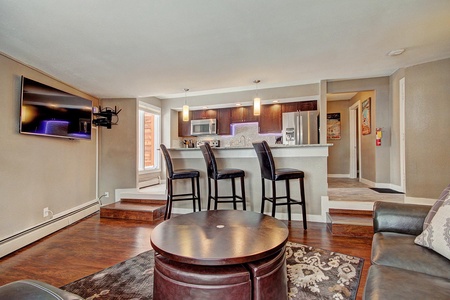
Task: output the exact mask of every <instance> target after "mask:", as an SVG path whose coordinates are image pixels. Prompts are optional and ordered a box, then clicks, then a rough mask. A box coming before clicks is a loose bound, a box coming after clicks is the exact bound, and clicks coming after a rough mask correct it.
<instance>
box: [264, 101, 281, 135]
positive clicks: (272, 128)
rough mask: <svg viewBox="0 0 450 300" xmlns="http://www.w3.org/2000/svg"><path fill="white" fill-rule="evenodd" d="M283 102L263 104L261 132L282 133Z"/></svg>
mask: <svg viewBox="0 0 450 300" xmlns="http://www.w3.org/2000/svg"><path fill="white" fill-rule="evenodd" d="M281 107H282V106H281V104H269V105H261V115H260V116H259V119H260V121H259V133H281V130H282V128H281V126H282V124H281Z"/></svg>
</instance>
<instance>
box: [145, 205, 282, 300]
mask: <svg viewBox="0 0 450 300" xmlns="http://www.w3.org/2000/svg"><path fill="white" fill-rule="evenodd" d="M288 233H289V231H288V229H287V227H286V225H285V224H284V223H283V222H281V221H279V220H277V219H275V218H273V217H270V216H267V215H264V214H260V213H256V212H250V211H238V210H210V211H201V212H195V213H190V214H185V215H181V216H177V217H173V218H171V219H169V220H167V221H165V222H163V223H161V224H159V225H158V226H156V227H155V228H154V229H153V232H152V234H151V238H150V240H151V245H152V247H153V249H154V250H155V251H156V252H157V253H156V254H155V275H154V295H153V297H154V299H158V298H159V299H162V298H164V297H179V296H182V295H186V293H187V292H189V293H192V292H198V293H200V294H201V295H202V296H201V297H204V296H205V293H206V295H207V296H208V297H217V296H219V297H222V299H227V298H226V297H228V296H230V298H229V299H251V298H252V297H253V298H255V295H261V294H263V290H266V288H268V290H270V289H272V290H273V289H274V288H275V287H277V288H275V292H277V293H278V294H277V297H279V296H283V295H286V296H287V286H286V277H285V276H286V264H285V257H284V247H285V244H286V242H287V238H288ZM263 273H264V274H263ZM268 274H273V275H270V276H268ZM262 278H265V279H264V280H262ZM260 279H261V280H260ZM280 281H281V282H280ZM270 282H271V283H270ZM219 283H220V284H219ZM269 283H270V284H269ZM280 289H281V295H280V294H279V293H280ZM284 289H286V292H283V291H284ZM249 291H250V293H249ZM240 295H242V297H241V296H240ZM249 295H250V296H249ZM252 295H253V296H252ZM225 296H226V297H225ZM155 297H156V298H155ZM201 297H200V296H199V298H201ZM223 297H225V298H223ZM233 297H234V298H233ZM257 298H258V299H263V298H261V297H257ZM193 299H195V297H193Z"/></svg>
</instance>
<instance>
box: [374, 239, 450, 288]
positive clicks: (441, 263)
mask: <svg viewBox="0 0 450 300" xmlns="http://www.w3.org/2000/svg"><path fill="white" fill-rule="evenodd" d="M415 238H416V237H415V236H414V235H408V234H402V233H394V232H378V233H375V234H374V236H373V242H372V263H373V264H376V265H384V266H391V267H397V268H401V269H406V270H411V271H416V272H421V273H426V274H430V275H434V276H439V277H444V278H447V279H450V261H449V260H448V259H447V258H445V257H444V256H442V255H439V254H438V253H436V252H434V251H433V250H430V249H428V248H425V247H422V246H419V245H416V244H415V243H414V239H415Z"/></svg>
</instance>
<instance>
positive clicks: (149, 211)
mask: <svg viewBox="0 0 450 300" xmlns="http://www.w3.org/2000/svg"><path fill="white" fill-rule="evenodd" d="M165 207H166V201H165V200H143V199H122V200H121V201H119V202H115V203H112V204H108V205H105V206H102V207H100V217H101V218H112V219H127V220H139V221H150V222H152V221H157V220H160V219H162V218H164V211H165Z"/></svg>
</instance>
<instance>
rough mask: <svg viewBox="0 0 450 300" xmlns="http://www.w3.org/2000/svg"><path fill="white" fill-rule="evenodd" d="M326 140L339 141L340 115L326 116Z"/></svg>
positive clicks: (331, 114)
mask: <svg viewBox="0 0 450 300" xmlns="http://www.w3.org/2000/svg"><path fill="white" fill-rule="evenodd" d="M327 139H329V140H340V139H341V113H330V114H327Z"/></svg>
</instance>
